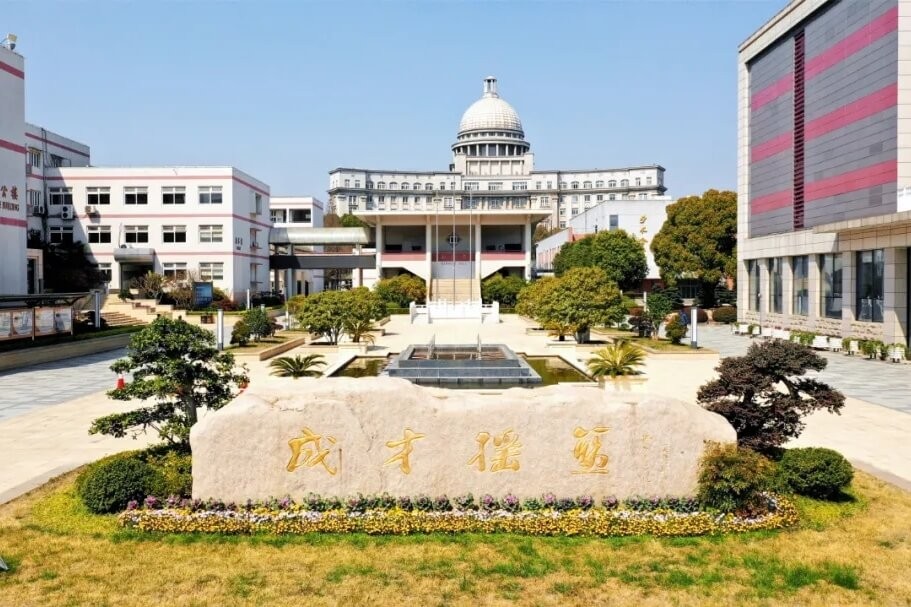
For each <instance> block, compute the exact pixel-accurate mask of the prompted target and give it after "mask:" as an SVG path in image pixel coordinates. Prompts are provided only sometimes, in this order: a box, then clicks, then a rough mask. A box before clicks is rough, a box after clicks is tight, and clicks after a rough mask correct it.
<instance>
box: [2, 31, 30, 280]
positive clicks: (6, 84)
mask: <svg viewBox="0 0 911 607" xmlns="http://www.w3.org/2000/svg"><path fill="white" fill-rule="evenodd" d="M24 131H25V61H24V60H23V58H22V56H21V55H19V54H17V53H15V52H13V51H12V49H10V48H8V47H7V46H4V45H2V44H0V260H2V261H0V294H24V293H26V292H27V291H28V281H27V268H28V262H27V257H26V233H27V226H28V223H27V220H26V203H27V198H26V193H25V171H24V170H23V166H24V162H25V146H24V145H23V144H22V140H23V138H24V137H23V134H24Z"/></svg>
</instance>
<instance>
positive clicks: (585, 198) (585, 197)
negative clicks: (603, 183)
mask: <svg viewBox="0 0 911 607" xmlns="http://www.w3.org/2000/svg"><path fill="white" fill-rule="evenodd" d="M591 199H592V195H591V194H586V195H585V196H583V197H582V202H591Z"/></svg>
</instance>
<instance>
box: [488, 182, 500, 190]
mask: <svg viewBox="0 0 911 607" xmlns="http://www.w3.org/2000/svg"><path fill="white" fill-rule="evenodd" d="M487 189H488V190H493V191H495V192H497V191H500V190H502V189H503V182H502V181H491V182H490V183H488V184H487Z"/></svg>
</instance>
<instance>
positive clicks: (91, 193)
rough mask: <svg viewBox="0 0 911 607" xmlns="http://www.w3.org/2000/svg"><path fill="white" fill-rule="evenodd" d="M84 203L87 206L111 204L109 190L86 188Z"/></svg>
mask: <svg viewBox="0 0 911 607" xmlns="http://www.w3.org/2000/svg"><path fill="white" fill-rule="evenodd" d="M85 202H86V203H87V204H91V205H96V204H111V188H86V189H85Z"/></svg>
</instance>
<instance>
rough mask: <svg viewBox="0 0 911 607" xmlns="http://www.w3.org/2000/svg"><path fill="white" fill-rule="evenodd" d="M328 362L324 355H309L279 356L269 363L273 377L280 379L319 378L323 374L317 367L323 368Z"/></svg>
mask: <svg viewBox="0 0 911 607" xmlns="http://www.w3.org/2000/svg"><path fill="white" fill-rule="evenodd" d="M325 364H326V362H325V361H324V360H323V355H322V354H307V355H306V356H301V355H297V356H279V357H278V358H276V359H273V360H272V362H270V363H269V367H271V368H272V375H277V376H278V377H293V378H294V379H297V378H298V377H319V376H320V375H322V374H323V372H322V371H320V370H319V369H317V368H316V367H322V366H323V365H325Z"/></svg>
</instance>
